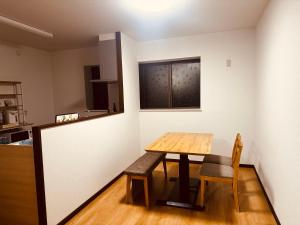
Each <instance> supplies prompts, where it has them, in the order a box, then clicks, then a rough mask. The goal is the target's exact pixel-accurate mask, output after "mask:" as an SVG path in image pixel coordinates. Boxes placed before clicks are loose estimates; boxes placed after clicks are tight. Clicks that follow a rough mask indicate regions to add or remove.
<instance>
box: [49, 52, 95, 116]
mask: <svg viewBox="0 0 300 225" xmlns="http://www.w3.org/2000/svg"><path fill="white" fill-rule="evenodd" d="M52 62H53V92H54V108H55V114H61V113H67V112H80V113H81V112H83V111H85V110H86V103H85V102H86V99H85V82H84V66H85V65H97V64H99V53H98V47H97V46H95V47H89V48H81V49H72V50H64V51H57V52H54V53H52Z"/></svg>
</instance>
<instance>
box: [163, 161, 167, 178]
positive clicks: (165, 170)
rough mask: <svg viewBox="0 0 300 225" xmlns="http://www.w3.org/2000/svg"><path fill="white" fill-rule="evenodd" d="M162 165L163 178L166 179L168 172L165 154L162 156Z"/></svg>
mask: <svg viewBox="0 0 300 225" xmlns="http://www.w3.org/2000/svg"><path fill="white" fill-rule="evenodd" d="M163 165H164V173H165V179H166V180H167V179H168V174H167V161H166V156H165V157H164V158H163Z"/></svg>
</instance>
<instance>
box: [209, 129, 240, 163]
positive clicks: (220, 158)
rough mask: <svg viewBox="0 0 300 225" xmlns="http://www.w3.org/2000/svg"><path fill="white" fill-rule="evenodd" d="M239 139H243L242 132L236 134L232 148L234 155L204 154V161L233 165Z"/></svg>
mask: <svg viewBox="0 0 300 225" xmlns="http://www.w3.org/2000/svg"><path fill="white" fill-rule="evenodd" d="M238 139H241V134H240V133H238V134H237V135H236V138H235V141H234V145H233V148H232V156H231V157H228V156H223V155H214V154H209V155H206V156H204V159H203V163H213V164H221V165H227V166H233V160H234V157H235V150H236V147H235V146H236V144H237V141H238Z"/></svg>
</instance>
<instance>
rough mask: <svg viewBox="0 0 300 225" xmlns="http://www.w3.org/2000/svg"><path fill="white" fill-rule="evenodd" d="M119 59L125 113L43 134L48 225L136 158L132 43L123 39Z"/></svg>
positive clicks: (133, 51) (134, 74)
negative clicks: (121, 66) (121, 71)
mask: <svg viewBox="0 0 300 225" xmlns="http://www.w3.org/2000/svg"><path fill="white" fill-rule="evenodd" d="M122 58H123V84H124V107H125V113H123V114H119V115H114V116H110V117H105V118H99V119H94V120H89V121H83V122H79V123H75V124H69V125H64V126H59V127H55V128H50V129H46V130H42V148H43V162H44V178H45V194H46V207H47V217H48V224H49V225H53V224H56V223H58V222H59V221H61V220H62V219H63V218H64V217H66V216H67V215H68V214H70V213H71V212H72V211H74V210H75V209H76V208H77V207H78V206H79V205H80V204H82V203H83V202H85V201H86V200H87V199H88V198H89V197H91V196H92V195H93V194H95V193H96V192H97V191H99V190H100V189H101V188H102V187H103V186H105V185H106V184H107V183H108V182H110V181H111V179H112V178H113V177H116V176H117V175H118V174H119V173H121V172H122V171H123V170H124V169H126V167H127V166H129V164H131V163H132V162H133V161H134V160H135V159H136V158H137V157H139V155H140V150H139V132H138V129H139V126H138V119H137V117H138V79H137V77H138V67H137V63H136V52H135V42H134V41H133V40H131V39H130V38H128V37H127V36H125V35H124V34H122ZM124 194H125V189H124Z"/></svg>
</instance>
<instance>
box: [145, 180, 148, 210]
mask: <svg viewBox="0 0 300 225" xmlns="http://www.w3.org/2000/svg"><path fill="white" fill-rule="evenodd" d="M144 194H145V204H146V207H147V208H149V190H148V178H147V177H144Z"/></svg>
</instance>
